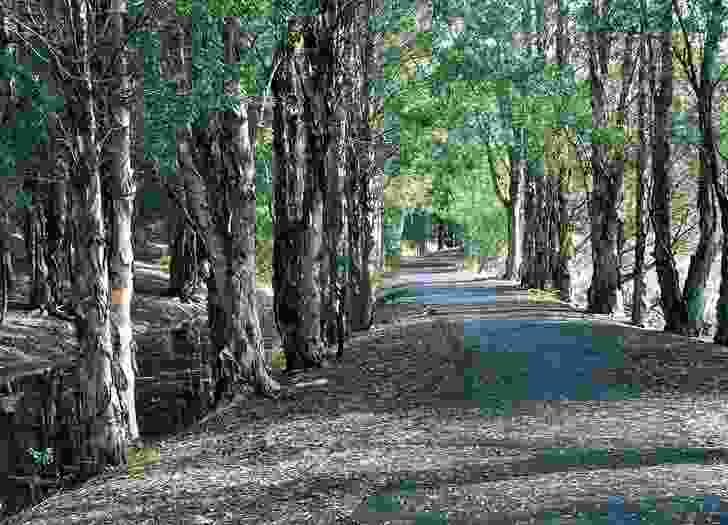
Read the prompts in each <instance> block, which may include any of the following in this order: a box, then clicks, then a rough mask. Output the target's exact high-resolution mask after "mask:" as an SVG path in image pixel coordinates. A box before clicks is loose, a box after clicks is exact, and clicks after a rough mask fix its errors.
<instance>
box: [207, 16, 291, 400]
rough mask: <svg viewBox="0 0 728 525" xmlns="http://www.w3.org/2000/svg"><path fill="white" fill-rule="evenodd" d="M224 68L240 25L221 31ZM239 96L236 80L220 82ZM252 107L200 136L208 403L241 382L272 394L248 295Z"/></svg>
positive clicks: (218, 118)
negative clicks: (211, 394) (206, 222)
mask: <svg viewBox="0 0 728 525" xmlns="http://www.w3.org/2000/svg"><path fill="white" fill-rule="evenodd" d="M223 34H224V45H225V63H226V64H229V65H234V64H238V63H239V62H240V46H241V45H242V44H241V38H240V36H241V26H240V19H239V18H237V17H229V18H226V19H225V24H224V33H223ZM225 92H226V94H227V95H229V96H239V94H240V81H239V79H238V80H231V81H228V82H227V83H226V86H225ZM257 111H258V105H257V104H256V103H251V102H250V101H248V100H243V101H241V103H240V104H239V105H236V107H235V109H233V110H228V111H225V112H224V113H222V114H215V115H213V116H212V118H211V119H210V123H209V126H208V128H207V130H206V135H207V141H206V144H205V146H206V147H205V148H204V151H205V154H206V155H207V157H208V159H209V160H208V163H207V169H206V170H204V173H205V186H206V189H207V199H208V203H209V205H210V209H211V210H212V212H213V217H214V229H212V230H208V231H209V234H208V237H207V238H208V241H207V242H208V248H209V250H210V251H211V252H212V254H213V256H214V259H213V264H214V271H213V272H212V275H211V277H210V279H209V280H208V283H209V284H208V301H209V311H210V321H211V329H212V330H213V333H214V338H213V341H214V344H215V352H216V355H217V362H216V370H215V380H216V385H217V387H216V397H217V400H218V401H219V400H220V398H221V397H222V396H223V395H224V394H227V393H229V391H230V390H231V388H232V387H234V386H236V385H240V384H241V383H247V384H248V385H250V386H252V387H253V388H254V389H255V391H256V392H257V393H258V394H260V395H264V396H274V395H275V393H276V392H277V391H278V390H279V389H280V386H279V385H278V383H277V382H276V381H275V380H274V379H273V378H272V377H271V376H270V374H269V373H268V370H267V368H266V359H265V355H264V350H263V337H262V334H261V330H260V320H259V319H258V308H257V297H256V293H255V277H256V267H255V256H256V252H255V204H256V195H255V142H254V141H253V142H251V135H252V133H251V130H250V127H253V128H254V127H255V126H256V125H257Z"/></svg>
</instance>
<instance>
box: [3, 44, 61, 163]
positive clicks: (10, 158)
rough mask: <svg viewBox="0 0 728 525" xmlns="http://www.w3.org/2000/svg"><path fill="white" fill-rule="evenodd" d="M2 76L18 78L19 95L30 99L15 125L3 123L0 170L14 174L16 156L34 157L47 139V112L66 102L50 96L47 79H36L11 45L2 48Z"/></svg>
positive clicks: (17, 91) (55, 109) (17, 88)
mask: <svg viewBox="0 0 728 525" xmlns="http://www.w3.org/2000/svg"><path fill="white" fill-rule="evenodd" d="M0 78H2V79H11V78H12V79H15V88H16V93H17V96H18V99H19V100H20V99H30V104H28V106H29V109H28V110H27V111H23V112H17V113H16V116H17V118H16V121H15V122H14V125H7V124H6V125H5V126H2V127H0V170H2V171H3V172H5V173H11V174H14V173H15V164H16V161H17V159H23V158H30V157H32V156H33V151H34V148H35V147H36V146H38V145H40V144H47V143H48V125H47V118H48V117H47V116H48V113H49V112H53V111H55V112H60V111H61V110H62V109H63V106H64V102H63V99H62V98H61V97H54V96H51V95H50V94H49V93H48V86H47V84H46V83H45V82H43V81H41V80H35V79H34V78H33V74H32V72H31V71H29V70H28V69H26V67H25V66H22V65H20V64H18V63H17V61H16V57H15V53H14V52H13V51H12V49H7V48H6V49H3V50H1V51H0Z"/></svg>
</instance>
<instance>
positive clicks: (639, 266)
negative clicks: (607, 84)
mask: <svg viewBox="0 0 728 525" xmlns="http://www.w3.org/2000/svg"><path fill="white" fill-rule="evenodd" d="M640 12H641V17H640V28H641V31H642V35H641V38H640V43H639V46H640V52H639V57H640V58H639V60H640V65H639V68H640V69H639V80H638V86H639V107H638V110H637V113H638V118H639V124H638V128H639V142H640V146H639V148H640V149H639V158H638V160H637V167H636V169H637V181H636V184H637V187H636V188H635V201H636V203H635V225H636V230H637V239H636V245H635V261H634V288H633V289H632V319H631V320H632V324H633V325H635V326H642V316H643V315H644V311H645V306H646V305H645V300H644V297H645V292H646V285H645V279H644V264H645V263H644V261H645V244H646V237H647V232H646V231H645V221H644V201H645V197H644V194H645V189H646V188H645V180H644V179H645V172H646V170H647V154H648V144H647V137H646V115H647V93H646V88H647V86H646V81H647V70H648V62H647V49H648V47H649V46H650V40H649V38H648V35H647V24H646V18H647V7H646V3H645V0H642V1H641V2H640ZM650 54H652V51H651V48H650Z"/></svg>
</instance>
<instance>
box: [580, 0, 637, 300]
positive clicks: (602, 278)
mask: <svg viewBox="0 0 728 525" xmlns="http://www.w3.org/2000/svg"><path fill="white" fill-rule="evenodd" d="M604 9H605V7H603V6H602V5H601V4H599V3H598V0H592V4H591V10H590V12H589V13H590V15H587V16H591V17H592V18H591V20H593V21H596V19H597V18H598V17H600V16H605V13H604V12H603V10H604ZM590 23H591V27H590V28H589V32H588V38H589V79H590V81H591V90H592V115H593V127H594V131H593V133H594V136H593V140H592V147H591V169H592V181H593V182H592V186H593V191H592V193H591V196H590V197H591V208H590V214H591V245H592V264H593V267H594V272H593V274H592V282H591V285H590V287H589V293H588V301H589V306H588V309H589V311H590V312H592V313H603V314H613V313H618V312H620V310H621V308H622V306H621V303H620V299H621V292H620V286H621V283H620V280H619V269H620V263H621V258H620V252H619V248H620V246H619V239H620V235H622V228H623V222H624V221H623V219H622V217H621V215H620V213H619V209H618V206H619V203H620V202H621V201H622V198H623V191H624V189H623V188H624V184H623V181H624V167H625V154H624V151H623V148H624V145H623V142H621V143H620V142H617V143H616V144H615V146H616V147H614V148H610V147H609V146H610V143H611V141H613V139H612V137H613V136H614V135H615V133H613V131H616V132H617V133H619V132H620V131H621V128H623V126H624V117H625V111H626V109H627V95H628V91H629V87H630V82H631V77H632V62H633V60H632V45H633V35H632V34H627V35H626V36H625V50H624V58H623V64H622V72H623V76H622V86H621V88H622V89H621V93H620V98H619V103H618V106H617V113H616V115H617V117H616V122H615V123H616V129H615V128H611V129H610V128H608V120H609V119H608V114H607V99H606V83H607V75H608V57H609V48H610V45H611V42H610V40H609V37H608V35H607V34H606V33H605V32H604V31H599V30H598V28H597V27H596V22H590ZM617 136H619V135H617ZM610 149H611V150H612V152H613V154H612V155H613V156H612V158H609V157H608V153H610V151H609V150H610Z"/></svg>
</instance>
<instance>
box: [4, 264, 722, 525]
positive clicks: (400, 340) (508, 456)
mask: <svg viewBox="0 0 728 525" xmlns="http://www.w3.org/2000/svg"><path fill="white" fill-rule="evenodd" d="M461 259H462V254H461V252H458V251H452V252H441V253H438V254H433V255H431V256H426V257H423V258H405V259H403V262H402V267H401V271H400V272H399V273H398V274H395V275H391V274H390V275H386V276H385V283H384V284H385V287H384V288H385V289H384V290H383V293H384V292H386V289H387V288H390V289H391V288H393V287H400V286H408V287H414V288H418V287H428V286H432V285H434V284H436V285H438V286H442V287H448V288H451V289H453V290H459V291H458V293H462V290H470V291H472V293H476V292H478V291H483V290H485V291H487V293H490V294H491V295H492V296H493V297H494V300H493V301H491V302H489V303H488V304H473V303H472V302H468V303H465V302H463V303H460V304H447V305H445V304H442V305H441V304H436V305H435V306H434V307H428V306H427V305H424V304H415V303H411V304H400V305H396V304H392V305H387V304H381V305H380V306H379V308H378V309H377V314H376V318H375V319H376V322H375V326H374V328H373V329H372V330H370V331H369V332H366V333H357V334H354V337H353V338H352V339H351V340H350V341H349V342H348V343H347V345H346V348H345V354H344V358H343V360H342V361H341V362H339V363H333V364H331V366H328V367H325V368H321V369H316V370H309V371H306V372H302V373H298V374H293V375H291V376H288V375H284V374H282V373H281V372H279V371H275V372H274V375H275V377H276V379H277V380H278V381H279V382H280V384H281V387H282V394H283V395H282V396H281V398H280V399H277V400H272V399H259V398H251V397H246V396H238V397H237V398H236V399H235V400H233V402H232V403H230V404H229V405H227V406H225V407H223V408H221V409H218V410H217V411H216V412H214V413H211V414H209V415H208V416H206V417H205V418H204V419H203V420H202V421H200V422H198V423H195V424H194V425H192V426H191V427H189V428H188V429H186V430H185V431H184V432H180V433H177V434H176V435H173V436H168V437H164V438H160V439H155V440H151V441H149V442H147V443H146V445H147V447H150V448H155V449H157V450H158V452H159V455H158V457H157V458H156V460H154V461H151V462H150V464H149V465H147V466H146V467H145V469H144V476H143V477H142V479H134V478H132V477H130V476H129V474H128V473H127V472H126V471H123V470H117V471H110V472H108V473H105V474H103V475H101V476H98V477H96V478H93V479H91V480H89V481H88V482H86V483H85V484H84V485H83V486H82V487H79V488H75V489H69V490H67V491H62V492H59V493H57V494H55V495H53V496H51V497H50V498H48V499H46V500H44V501H42V502H41V503H40V504H38V505H37V506H35V507H34V508H32V509H27V510H25V511H22V512H21V513H19V514H17V515H15V516H12V517H10V518H8V519H7V520H6V521H4V522H3V523H4V524H5V525H16V524H17V525H19V524H27V525H41V524H44V525H56V524H58V525H60V524H64V525H65V524H67V523H77V524H91V523H99V524H100V523H109V524H111V523H113V524H135V525H143V524H155V523H158V524H213V523H214V524H251V525H252V524H256V525H263V524H266V525H267V524H270V525H273V524H317V525H332V524H334V523H339V524H357V523H379V524H405V523H406V524H414V523H448V524H466V523H481V522H485V521H486V520H487V521H488V522H489V523H528V522H531V523H532V522H533V521H532V520H533V519H536V520H537V522H545V521H548V520H547V518H549V517H550V518H551V519H553V518H554V516H555V517H556V518H557V519H558V518H559V517H560V518H561V523H577V520H579V519H582V518H579V517H578V513H579V512H581V513H585V514H584V515H587V516H590V517H591V519H592V520H593V521H601V520H604V519H605V518H606V516H607V514H606V513H607V511H611V512H612V513H613V512H614V511H615V508H617V507H619V505H617V506H616V507H615V503H614V502H615V500H614V499H613V498H614V497H621V498H623V500H624V502H625V505H624V507H623V508H622V512H624V516H625V518H624V519H627V518H626V516H628V515H631V514H630V513H633V512H636V511H640V510H641V511H642V515H643V516H645V515H649V516H652V517H655V516H657V515H659V513H660V512H670V511H675V510H676V509H678V513H677V515H673V519H676V521H674V522H675V523H698V522H701V523H708V522H710V520H711V519H713V520H717V518H718V514H717V510H718V507H716V506H715V502H716V500H717V499H718V498H721V499H726V498H728V488H727V487H728V485H727V484H726V483H725V480H726V479H728V458H727V457H726V448H728V418H726V416H727V415H728V412H727V411H726V409H727V408H728V407H727V406H726V401H728V349H726V348H724V347H720V346H717V345H714V344H709V343H705V342H701V341H697V340H694V339H687V338H682V337H677V336H673V335H669V334H664V333H661V332H655V331H649V330H640V329H637V328H634V327H630V326H628V325H626V324H622V323H616V322H614V321H613V320H609V319H605V318H596V317H594V316H587V315H586V314H585V313H584V312H582V311H579V310H576V309H574V308H571V307H568V306H566V305H559V304H534V302H533V301H532V300H529V296H528V293H527V291H524V290H519V289H518V288H517V287H516V286H515V283H512V282H506V281H499V280H496V279H492V278H491V279H487V278H484V277H483V276H478V275H476V274H472V273H468V272H458V271H457V270H456V267H457V264H458V262H459V261H460V260H461ZM155 264H157V263H156V262H155V261H154V260H151V259H150V260H144V259H142V260H141V261H140V264H139V265H138V266H137V273H138V277H137V284H136V287H137V289H138V293H137V294H136V296H135V302H134V303H133V318H134V322H135V324H136V325H137V327H136V330H138V332H139V333H144V331H148V330H151V329H154V328H155V327H158V326H162V325H163V324H165V323H170V322H178V321H179V320H181V319H183V318H185V316H194V315H201V314H202V313H203V312H201V311H202V310H204V303H201V304H199V305H195V304H193V305H180V303H179V301H178V300H176V299H169V298H165V297H160V296H159V293H157V292H161V291H162V290H163V289H164V288H166V282H165V279H166V275H165V274H164V273H163V272H161V270H159V269H158V267H155ZM21 291H22V289H21ZM380 295H381V294H380ZM26 297H27V296H26ZM19 299H20V297H19ZM19 299H18V300H19ZM468 319H479V320H485V321H488V322H492V323H495V322H496V321H499V320H509V321H513V320H517V319H521V320H528V319H534V320H536V321H538V322H540V321H541V320H544V319H558V320H564V319H571V320H581V321H586V322H588V323H589V327H590V329H589V330H590V334H591V337H592V338H593V340H594V341H597V340H598V341H612V340H618V341H619V343H618V347H619V350H621V352H620V355H621V357H623V359H624V362H623V363H622V366H619V367H611V368H604V369H602V370H601V374H600V375H599V377H598V378H597V376H594V377H595V382H601V383H605V384H606V383H612V384H616V383H619V382H621V383H626V382H631V384H632V385H638V393H637V394H636V395H634V396H631V397H629V398H627V397H625V398H623V399H615V400H609V401H591V400H586V401H585V400H566V399H561V400H558V401H554V400H528V399H516V400H513V402H512V406H511V408H510V411H507V413H503V414H493V413H486V412H487V411H484V410H483V404H482V401H481V400H480V398H478V399H473V396H472V395H468V394H467V393H466V391H465V390H466V389H467V388H466V387H465V385H464V383H465V381H464V375H465V374H464V371H465V370H466V369H467V368H468V366H469V365H470V366H472V365H473V361H472V359H473V358H472V353H468V352H465V350H464V343H465V337H464V335H463V334H464V331H463V326H464V325H463V322H465V321H466V320H468ZM40 325H42V326H45V327H49V326H55V327H56V330H60V332H59V333H57V334H55V335H45V334H44V335H42V336H41V334H40V332H41V331H42V330H39V326H40ZM21 330H22V334H23V337H25V336H26V335H27V336H30V335H33V336H34V337H36V336H37V337H39V338H41V337H46V338H47V339H42V338H41V339H38V340H37V341H35V342H34V343H32V344H29V347H28V348H27V349H24V348H23V347H17V346H16V343H17V342H18V341H19V340H20V336H18V341H8V340H7V339H6V338H7V337H14V334H16V333H20V331H21ZM63 330H68V332H67V333H65V335H63V334H64V332H63ZM70 330H71V327H70V326H65V325H64V323H62V322H58V323H56V321H55V320H53V319H52V318H47V317H42V316H37V315H36V314H31V313H28V312H21V311H19V310H17V309H16V310H13V311H12V312H11V315H10V316H9V318H8V323H7V326H6V327H3V329H2V330H0V338H2V339H0V342H1V344H2V345H3V346H2V347H0V348H2V351H0V358H1V359H4V360H5V361H0V365H5V366H9V365H10V364H11V363H13V362H14V363H15V365H18V363H20V362H21V361H23V360H25V361H26V362H28V363H34V362H35V364H36V365H37V364H38V363H39V362H40V361H42V360H44V359H45V360H47V361H50V360H55V359H60V358H62V357H63V354H64V353H65V352H67V350H66V349H65V347H64V348H61V347H59V346H57V341H58V340H59V339H63V340H65V339H67V340H68V341H69V344H71V343H70V341H72V339H73V338H72V337H71V336H70V335H69V334H71V332H70ZM544 330H545V329H544ZM45 331H48V332H50V331H51V330H50V329H49V330H45ZM544 333H545V332H544ZM597 335H598V336H599V337H597ZM488 337H491V335H489V336H488ZM492 337H493V340H494V341H495V340H496V339H495V335H493V336H492ZM47 345H50V346H47ZM39 347H40V348H39ZM11 348H17V349H16V350H14V351H10V349H11ZM28 366H31V365H28ZM489 373H490V374H491V375H492V374H493V370H490V372H489ZM498 373H499V371H498V370H495V374H496V375H498ZM486 375H487V374H486ZM676 496H677V497H682V498H683V499H682V500H676V499H675V497H676ZM703 497H705V499H702V498H703ZM685 498H688V499H689V498H693V500H690V502H686V500H685ZM695 498H698V499H699V503H695V501H697V500H696V499H695ZM680 502H682V503H680ZM635 509H636V510H635ZM703 511H705V512H703ZM643 519H645V518H644V517H643ZM701 519H707V520H708V521H698V520H701ZM593 521H592V522H593ZM579 522H580V523H584V521H579ZM588 522H589V521H587V523H588ZM715 522H716V523H718V521H715ZM656 523H657V521H656Z"/></svg>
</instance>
